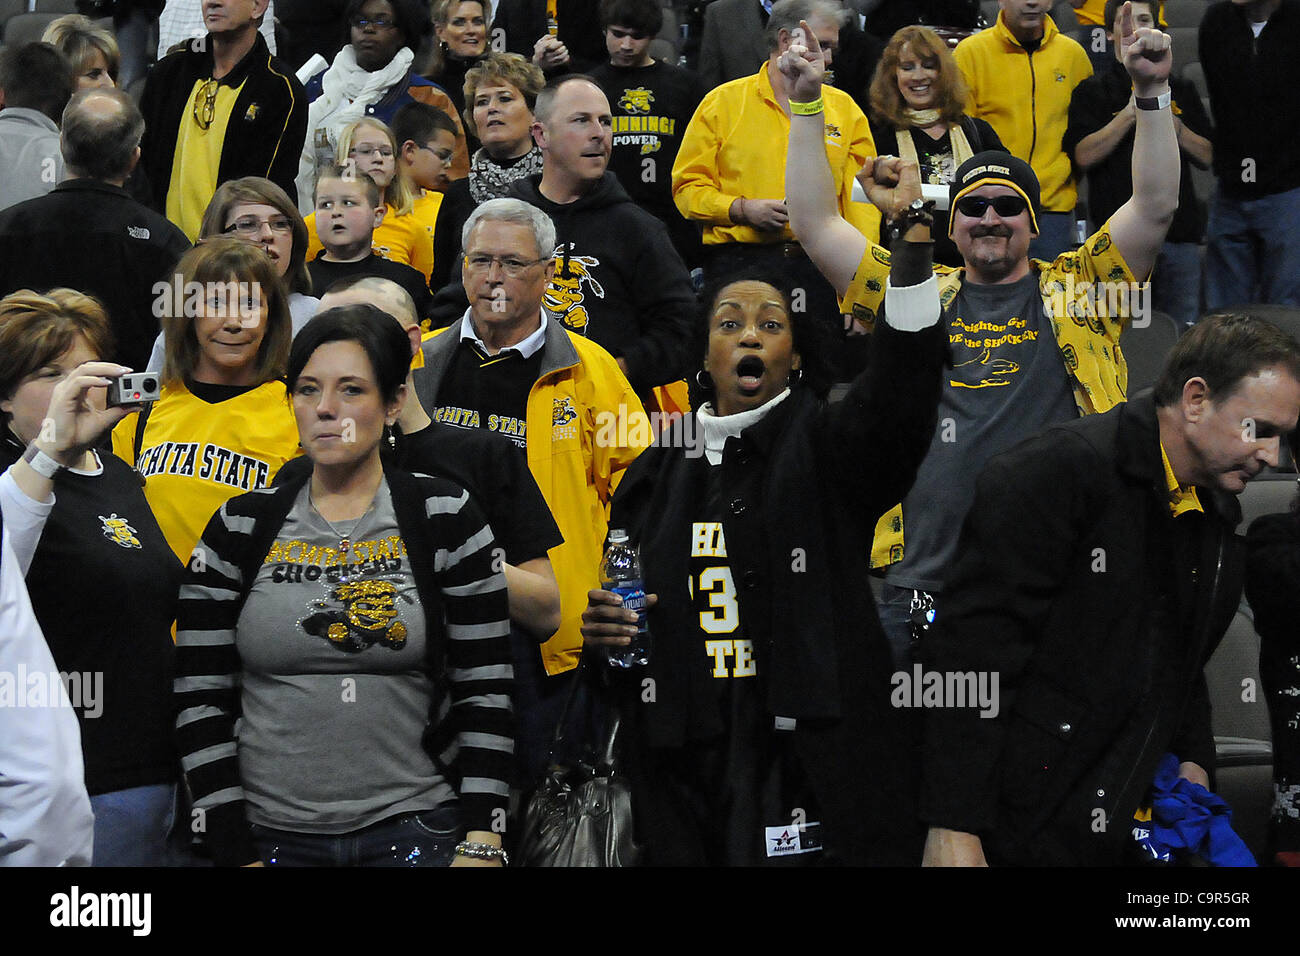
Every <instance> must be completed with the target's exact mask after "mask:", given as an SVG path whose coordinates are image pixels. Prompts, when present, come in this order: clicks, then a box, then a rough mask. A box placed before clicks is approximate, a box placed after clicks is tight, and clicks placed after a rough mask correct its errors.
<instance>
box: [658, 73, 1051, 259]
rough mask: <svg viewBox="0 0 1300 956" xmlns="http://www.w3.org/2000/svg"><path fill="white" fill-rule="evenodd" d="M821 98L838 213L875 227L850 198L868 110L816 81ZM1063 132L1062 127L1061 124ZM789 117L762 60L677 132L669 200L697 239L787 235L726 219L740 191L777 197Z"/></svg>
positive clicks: (865, 145)
mask: <svg viewBox="0 0 1300 956" xmlns="http://www.w3.org/2000/svg"><path fill="white" fill-rule="evenodd" d="M822 99H823V100H824V101H825V103H826V156H827V158H828V159H829V160H830V163H831V178H832V179H833V180H834V181H835V182H836V183H838V184H839V205H840V214H841V215H842V216H844V218H845V219H847V220H848V221H849V222H851V223H853V225H855V226H856V227H857V228H858V231H860V232H861V233H862V234H863V235H867V236H875V235H879V234H880V213H879V211H878V210H877V209H876V207H875V206H873V205H871V204H870V203H855V202H853V178H854V176H856V175H857V173H858V170H859V169H861V168H862V165H863V163H864V162H865V161H866V159H867V157H868V156H874V155H875V153H876V146H875V143H873V142H872V139H871V129H870V127H869V126H868V125H867V118H866V116H864V115H863V113H862V110H860V109H858V105H857V104H856V103H854V102H853V99H852V98H851V97H850V96H849V95H848V94H847V93H845V92H844V91H843V90H837V89H835V88H834V87H832V86H825V87H823V88H822ZM1061 133H1062V135H1064V134H1065V129H1064V127H1062V129H1061ZM789 139H790V117H788V116H786V115H785V110H783V109H781V106H780V104H778V103H777V101H776V95H775V94H774V93H773V92H772V81H771V80H770V79H769V78H768V75H767V64H766V63H764V64H763V65H762V66H761V67H759V70H758V72H757V73H756V74H754V75H753V76H746V77H741V78H740V79H738V80H732V81H731V82H730V83H724V84H722V85H721V86H719V87H717V88H716V89H714V90H713V91H712V92H710V93H709V94H708V95H707V96H705V97H704V100H703V102H701V103H700V106H699V108H698V109H697V110H696V111H695V115H694V116H693V117H691V122H690V123H689V125H687V127H686V133H685V134H684V135H683V136H682V145H681V148H680V149H679V150H678V151H677V161H676V162H675V163H673V202H675V203H676V204H677V208H678V209H679V210H681V213H682V215H683V216H685V217H686V218H687V219H690V220H692V221H694V222H698V223H702V224H703V225H704V244H705V245H718V244H720V243H724V242H789V241H791V240H792V239H794V238H795V235H794V233H792V232H791V231H790V227H789V226H787V227H786V228H785V229H783V230H782V231H781V232H779V233H776V232H760V231H758V230H757V229H753V228H751V227H750V226H737V225H735V224H734V223H733V222H732V221H731V216H730V215H729V211H730V209H731V204H732V203H733V202H735V201H736V200H737V199H739V198H742V197H743V198H745V199H784V198H785V153H786V144H787V143H788V142H789Z"/></svg>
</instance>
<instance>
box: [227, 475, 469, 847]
mask: <svg viewBox="0 0 1300 956" xmlns="http://www.w3.org/2000/svg"><path fill="white" fill-rule="evenodd" d="M309 488H310V485H308V486H305V487H304V488H303V490H302V492H301V493H300V494H299V495H298V498H297V500H296V501H295V502H294V505H293V508H292V509H291V510H290V511H289V516H288V518H287V520H286V521H285V523H284V527H283V528H281V530H280V533H279V534H278V535H277V536H276V540H275V543H274V544H273V545H272V546H271V550H270V551H269V553H268V554H267V557H266V560H265V562H264V563H263V564H262V566H261V568H260V569H259V570H258V573H257V577H256V579H255V580H254V583H253V587H252V590H251V591H250V592H249V595H248V600H247V601H246V602H245V604H244V607H243V610H242V612H241V613H240V616H239V624H238V630H237V631H236V638H235V642H236V647H237V648H238V650H239V655H240V658H241V659H242V662H243V687H242V698H241V701H242V706H243V718H242V720H241V722H240V726H239V728H238V738H239V769H240V774H241V776H242V779H243V786H244V794H245V796H246V798H247V801H248V818H249V820H250V821H251V822H253V823H257V824H261V825H263V826H269V827H275V828H277V829H281V830H292V831H300V832H304V833H346V832H348V831H350V830H355V829H359V828H361V827H364V826H369V825H370V824H372V823H377V822H379V821H380V820H383V819H385V818H387V817H391V816H395V815H397V814H401V813H407V812H411V811H416V810H431V809H434V808H436V807H438V806H440V805H441V804H443V803H445V802H447V801H449V800H454V799H455V798H456V795H455V791H454V790H453V789H452V787H451V786H450V785H449V784H448V783H447V781H446V780H444V779H443V778H442V776H441V775H440V774H439V773H438V772H437V770H436V769H435V768H434V765H433V762H432V760H430V758H429V756H428V754H426V753H425V751H424V749H423V747H422V746H421V737H422V735H423V733H424V729H425V726H426V724H427V723H428V720H429V707H430V701H431V698H432V695H433V684H432V681H431V680H430V678H429V675H428V673H427V672H426V664H425V627H424V614H423V611H422V608H421V604H420V599H419V595H418V594H417V592H416V588H415V580H414V578H413V576H412V574H411V566H410V562H409V561H408V560H407V557H406V547H405V544H404V543H403V541H402V538H401V535H400V533H399V531H398V528H397V516H396V515H395V514H394V512H393V502H392V496H391V495H390V493H389V490H388V484H387V482H384V483H382V484H381V485H380V487H379V492H378V494H376V496H375V501H374V504H373V505H372V506H371V509H370V510H369V511H368V512H367V513H366V514H365V515H364V516H363V517H362V518H361V520H360V522H358V523H357V524H356V527H355V530H352V531H351V534H350V535H349V537H348V541H349V547H348V550H347V559H348V560H347V561H346V565H345V562H344V560H343V557H342V554H341V549H340V536H339V534H338V533H336V532H335V531H334V530H332V529H331V528H330V526H329V525H328V524H327V523H326V522H325V519H324V518H322V517H321V516H320V515H319V514H318V513H317V512H316V509H315V508H314V507H312V505H311V501H310V497H309ZM351 524H352V522H351V521H348V522H338V523H337V524H336V527H337V528H339V529H340V530H342V531H348V530H349V526H350V525H351ZM345 567H346V570H345Z"/></svg>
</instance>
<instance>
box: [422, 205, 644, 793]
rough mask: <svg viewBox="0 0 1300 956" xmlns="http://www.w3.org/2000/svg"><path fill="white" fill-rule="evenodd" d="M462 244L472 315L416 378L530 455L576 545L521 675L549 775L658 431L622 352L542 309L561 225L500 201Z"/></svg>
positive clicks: (444, 403) (470, 420)
mask: <svg viewBox="0 0 1300 956" xmlns="http://www.w3.org/2000/svg"><path fill="white" fill-rule="evenodd" d="M463 248H464V259H463V267H464V272H463V274H464V285H465V292H466V294H467V295H468V297H469V308H468V309H466V310H465V313H464V315H463V316H462V317H461V320H460V321H459V322H458V323H454V324H453V325H451V326H449V327H448V328H447V329H444V330H443V331H442V332H440V333H439V334H437V335H435V336H433V337H432V338H430V339H429V340H428V341H426V342H425V344H424V346H423V349H422V352H423V357H424V367H423V368H417V369H416V370H415V372H414V375H413V379H414V383H415V392H416V395H417V396H418V398H419V400H420V403H421V404H422V405H423V406H424V407H425V408H426V409H428V410H429V412H430V414H431V415H432V416H433V419H434V421H435V422H441V423H443V424H445V425H450V426H454V427H457V428H467V429H483V430H485V431H486V432H489V433H496V434H497V435H499V436H501V440H502V441H507V442H512V443H513V444H514V445H515V446H516V447H517V449H518V451H517V453H518V454H521V455H526V456H527V461H528V467H529V470H530V471H531V472H532V474H533V478H535V479H536V481H537V485H538V487H539V488H540V489H541V492H542V496H543V497H544V498H545V499H546V503H547V505H548V506H549V507H550V509H551V514H552V515H553V516H554V518H555V522H556V524H557V525H559V529H560V533H561V534H562V535H563V536H564V543H563V544H562V545H559V546H558V547H555V548H552V549H551V552H550V556H551V563H552V567H553V568H554V571H555V577H556V581H557V583H558V584H559V588H560V626H559V629H558V630H557V631H556V632H555V635H554V636H553V637H551V638H550V639H549V640H547V641H545V643H543V644H542V645H541V653H540V655H539V654H538V653H536V651H535V650H534V651H533V652H532V653H529V654H526V655H522V656H523V659H522V660H517V662H516V668H515V686H516V702H515V703H516V707H515V709H516V713H517V718H518V721H519V733H518V734H517V735H516V740H517V748H519V749H520V750H521V757H522V758H523V759H524V761H525V762H528V757H527V754H525V753H523V752H522V751H524V750H529V749H531V751H532V752H533V754H534V756H535V757H536V758H537V759H535V760H534V761H533V766H532V771H533V772H534V773H538V774H539V773H540V772H541V771H542V770H544V769H545V753H544V751H545V746H546V735H547V733H548V732H549V731H551V730H554V728H555V723H556V720H557V719H558V716H559V708H560V705H561V704H562V702H563V700H564V691H565V689H566V688H567V687H568V685H569V680H570V679H571V677H572V671H573V668H574V667H575V666H577V663H578V654H579V652H580V651H581V649H582V635H581V633H580V632H579V627H580V625H581V617H582V612H583V609H584V608H585V607H586V606H587V592H588V591H589V590H591V589H593V588H597V587H599V586H600V581H599V574H598V566H599V564H600V558H601V553H602V551H603V549H604V543H605V532H606V524H605V522H606V517H605V516H606V513H607V509H608V505H609V500H610V498H611V497H612V496H613V494H614V489H615V488H617V487H618V483H619V481H620V480H621V479H622V477H623V472H624V470H625V469H626V468H627V466H628V465H630V464H631V463H632V461H633V460H634V459H635V458H636V456H637V455H639V454H640V453H641V451H642V450H643V449H644V448H645V447H646V446H647V445H649V444H650V439H651V437H652V436H651V433H650V429H649V423H648V422H647V420H646V416H645V412H644V410H643V409H642V406H641V402H640V400H639V399H638V398H637V396H636V393H635V392H634V391H633V389H632V386H631V384H629V382H628V380H627V378H626V376H624V374H623V373H622V371H620V369H619V367H618V364H617V363H616V362H615V361H614V358H613V356H611V355H610V354H609V353H608V352H606V351H605V350H604V349H603V348H601V347H600V346H599V345H597V344H596V343H595V342H593V341H591V339H589V338H586V337H585V336H583V335H580V334H578V333H575V332H571V331H569V330H567V329H566V328H565V327H564V326H563V325H561V324H560V322H559V321H558V320H557V319H556V318H555V317H554V316H552V315H550V314H549V313H548V312H546V311H545V310H544V309H543V308H542V300H543V297H544V296H545V294H546V290H547V284H548V283H549V282H550V280H551V278H552V276H553V275H554V273H555V268H556V266H555V259H554V257H553V255H552V251H553V250H554V248H555V226H554V225H553V224H552V222H551V220H550V217H549V216H547V215H546V214H545V213H544V212H542V211H541V210H539V209H537V208H536V207H535V206H532V205H529V204H528V203H526V202H523V201H522V200H518V199H493V200H491V201H489V202H486V203H484V204H483V205H481V206H479V207H478V208H477V209H476V210H474V213H473V214H472V215H471V216H470V217H469V219H468V220H467V221H466V223H465V230H464V242H463ZM417 361H418V359H417Z"/></svg>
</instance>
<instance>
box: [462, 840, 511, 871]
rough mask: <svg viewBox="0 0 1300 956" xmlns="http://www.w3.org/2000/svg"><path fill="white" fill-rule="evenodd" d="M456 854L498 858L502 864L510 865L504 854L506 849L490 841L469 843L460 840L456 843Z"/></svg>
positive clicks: (477, 858) (491, 858) (479, 858)
mask: <svg viewBox="0 0 1300 956" xmlns="http://www.w3.org/2000/svg"><path fill="white" fill-rule="evenodd" d="M456 855H457V856H468V857H470V858H471V859H475V860H500V861H501V865H502V866H509V865H510V857H509V856H507V855H506V851H505V850H504V849H502V848H501V847H499V846H493V845H492V844H491V843H471V842H469V841H468V840H462V841H461V842H460V843H457V844H456Z"/></svg>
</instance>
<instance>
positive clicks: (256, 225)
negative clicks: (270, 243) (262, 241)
mask: <svg viewBox="0 0 1300 956" xmlns="http://www.w3.org/2000/svg"><path fill="white" fill-rule="evenodd" d="M263 226H270V227H271V231H272V232H276V233H279V234H281V235H287V234H289V233H291V232H293V220H292V219H290V218H289V217H288V216H272V217H270V218H269V219H259V218H258V217H257V216H240V217H239V218H238V219H236V220H235V221H234V222H232V223H231V224H230V225H228V226H227V227H226V228H225V229H223V230H221V231H222V232H223V233H225V234H226V235H230V234H231V233H234V234H235V235H237V236H244V237H245V238H251V237H253V236H260V235H261V234H262V227H263Z"/></svg>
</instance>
